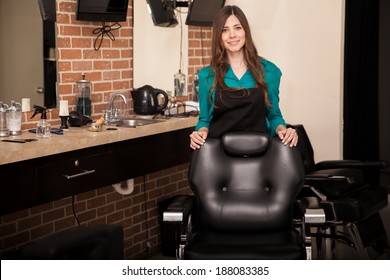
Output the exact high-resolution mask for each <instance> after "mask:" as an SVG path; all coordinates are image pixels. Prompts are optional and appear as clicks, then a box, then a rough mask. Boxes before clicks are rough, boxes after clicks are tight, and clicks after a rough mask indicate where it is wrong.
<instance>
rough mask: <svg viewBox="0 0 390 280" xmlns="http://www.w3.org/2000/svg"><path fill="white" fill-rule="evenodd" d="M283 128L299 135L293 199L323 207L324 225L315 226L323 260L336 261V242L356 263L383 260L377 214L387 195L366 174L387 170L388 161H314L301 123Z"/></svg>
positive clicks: (384, 239) (384, 248)
mask: <svg viewBox="0 0 390 280" xmlns="http://www.w3.org/2000/svg"><path fill="white" fill-rule="evenodd" d="M289 126H290V127H293V128H295V129H296V130H297V133H298V135H299V142H298V146H297V149H298V151H299V153H300V155H301V157H302V161H303V164H304V168H305V187H304V188H302V191H301V192H300V193H299V194H298V199H305V201H309V204H310V205H311V206H310V207H312V208H315V207H320V208H323V209H324V210H325V213H326V221H327V222H326V224H325V225H321V227H317V228H316V230H317V233H316V236H317V240H316V241H317V243H316V244H317V249H318V252H320V250H321V249H322V247H321V246H322V243H323V242H324V241H325V243H326V248H325V250H324V251H325V252H324V253H323V255H324V256H325V258H337V256H336V252H337V250H336V249H337V246H336V243H335V242H336V241H338V242H342V243H344V244H346V245H348V246H350V247H353V248H355V249H356V250H357V252H358V255H359V256H360V258H362V259H369V258H377V257H383V256H384V255H385V258H387V257H389V255H388V254H389V245H388V240H387V235H386V231H385V228H384V225H383V222H382V220H381V217H380V214H379V211H380V210H382V209H383V208H385V207H386V206H387V203H388V193H387V190H386V189H385V188H383V187H381V186H378V185H376V184H374V183H375V182H374V181H372V180H371V179H370V178H372V177H371V176H369V175H368V176H367V174H372V173H376V172H377V171H378V170H379V169H380V168H387V167H388V166H389V163H388V162H387V161H358V160H329V161H323V162H320V163H315V162H314V152H313V147H312V145H311V143H310V139H309V137H308V135H307V133H306V131H305V128H304V127H303V125H301V124H299V125H289ZM339 228H341V230H338V229H339ZM329 240H330V241H331V242H329Z"/></svg>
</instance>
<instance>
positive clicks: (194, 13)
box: [186, 0, 225, 26]
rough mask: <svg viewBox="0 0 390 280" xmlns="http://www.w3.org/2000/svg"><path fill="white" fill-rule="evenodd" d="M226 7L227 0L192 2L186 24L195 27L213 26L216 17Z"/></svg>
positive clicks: (198, 0)
mask: <svg viewBox="0 0 390 280" xmlns="http://www.w3.org/2000/svg"><path fill="white" fill-rule="evenodd" d="M224 5H225V0H211V1H210V0H192V2H191V4H190V6H189V9H188V14H187V19H186V24H187V25H194V26H213V21H214V16H215V15H216V14H217V12H218V11H219V10H220V9H221V8H222V7H223V6H224Z"/></svg>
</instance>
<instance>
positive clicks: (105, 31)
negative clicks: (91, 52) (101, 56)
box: [92, 22, 122, 51]
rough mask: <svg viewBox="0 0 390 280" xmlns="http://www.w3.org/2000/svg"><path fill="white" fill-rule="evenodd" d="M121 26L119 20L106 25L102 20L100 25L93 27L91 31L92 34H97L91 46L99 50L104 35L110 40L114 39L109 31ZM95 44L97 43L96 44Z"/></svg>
mask: <svg viewBox="0 0 390 280" xmlns="http://www.w3.org/2000/svg"><path fill="white" fill-rule="evenodd" d="M121 27H122V25H120V24H119V22H115V23H114V24H111V25H106V24H105V23H104V22H102V27H99V28H95V29H94V30H93V31H92V33H93V34H95V35H96V34H98V35H97V37H96V38H95V40H94V42H93V48H94V49H95V51H97V50H99V49H100V47H101V46H102V43H103V38H104V35H107V37H108V38H110V40H111V41H115V36H114V34H112V32H111V31H113V30H118V29H119V28H121ZM97 44H99V45H98V46H96V45H97Z"/></svg>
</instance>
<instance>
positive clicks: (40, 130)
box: [31, 105, 51, 138]
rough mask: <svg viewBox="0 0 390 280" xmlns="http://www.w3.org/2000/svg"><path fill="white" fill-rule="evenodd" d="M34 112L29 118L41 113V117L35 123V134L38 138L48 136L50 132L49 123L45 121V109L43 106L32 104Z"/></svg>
mask: <svg viewBox="0 0 390 280" xmlns="http://www.w3.org/2000/svg"><path fill="white" fill-rule="evenodd" d="M33 107H34V114H33V115H32V116H31V118H34V117H35V115H37V114H41V119H40V120H39V121H38V123H37V129H36V134H37V137H39V138H48V137H50V136H51V134H50V124H49V123H48V122H47V116H46V114H47V110H46V108H45V107H41V106H38V105H34V106H33Z"/></svg>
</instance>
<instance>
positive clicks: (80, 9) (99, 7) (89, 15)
mask: <svg viewBox="0 0 390 280" xmlns="http://www.w3.org/2000/svg"><path fill="white" fill-rule="evenodd" d="M128 5H129V0H77V9H76V19H77V20H81V21H99V22H119V21H126V19H127V9H128Z"/></svg>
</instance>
